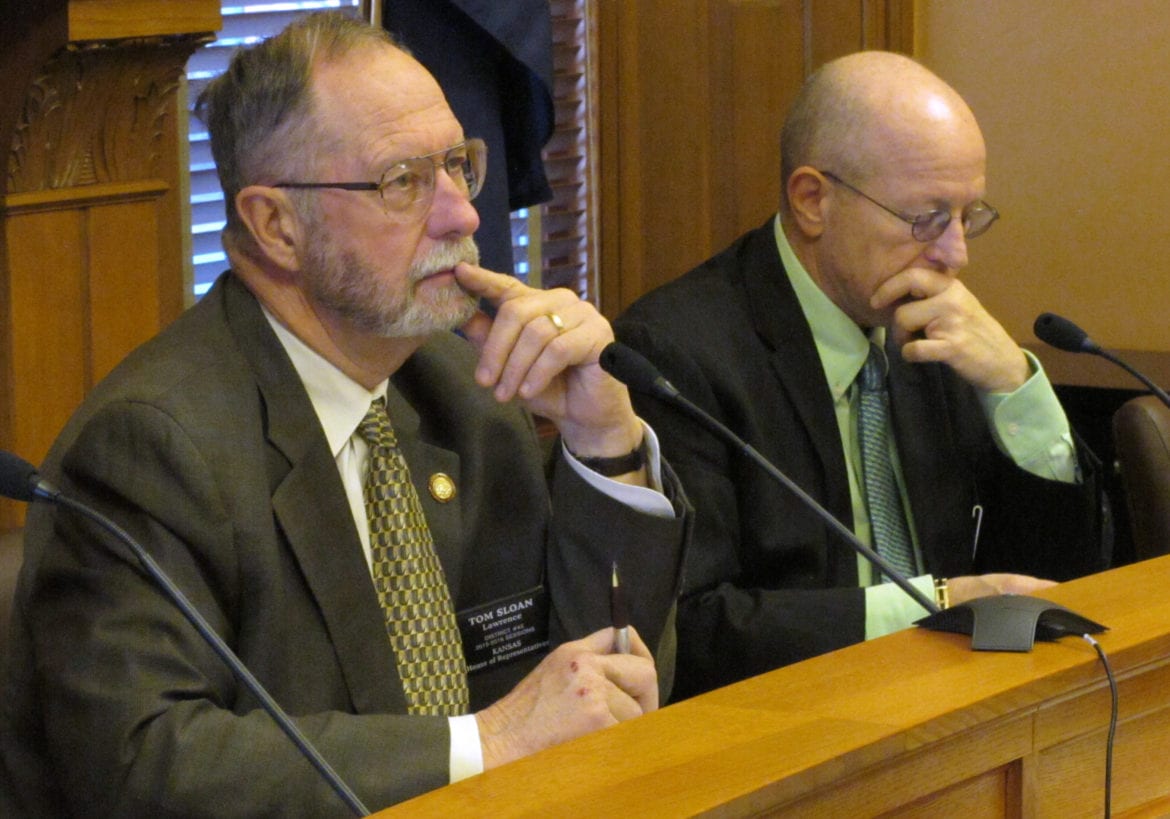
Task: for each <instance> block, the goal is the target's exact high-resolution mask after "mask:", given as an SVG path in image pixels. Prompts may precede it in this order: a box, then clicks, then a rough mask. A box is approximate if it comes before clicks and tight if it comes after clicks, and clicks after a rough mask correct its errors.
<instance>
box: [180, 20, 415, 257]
mask: <svg viewBox="0 0 1170 819" xmlns="http://www.w3.org/2000/svg"><path fill="white" fill-rule="evenodd" d="M385 46H390V47H393V48H397V47H399V46H398V44H397V43H395V41H394V40H393V38H392V37H391V36H390V35H389V34H387V33H386V32H385V31H383V30H382V29H380V28H375V27H373V26H371V25H368V24H367V23H364V22H362V21H359V20H355V19H353V18H352V17H350V16H348V15H347V14H345V13H343V12H336V11H330V12H318V13H315V14H309V15H306V16H305V17H302V18H299V19H297V20H296V21H294V22H293V23H291V24H289V25H288V26H287V27H286V28H285V29H284V30H283V31H281V32H280V33H279V34H276V35H275V36H273V37H271V38H269V39H267V40H264V41H263V42H261V43H259V44H258V45H255V46H252V47H251V48H241V49H240V50H239V51H237V52H236V53H235V55H233V57H232V61H231V64H230V65H229V66H228V69H227V70H226V71H225V72H224V73H223V74H221V75H220V76H218V77H216V78H215V79H214V80H212V81H211V82H210V83H208V85H207V87H206V88H204V89H203V91H202V92H201V93H200V94H199V98H198V100H197V101H196V103H195V113H196V114H197V115H198V116H199V118H200V119H201V120H203V122H204V123H205V124H206V125H207V129H208V132H209V134H210V136H211V154H212V156H213V158H214V159H215V165H216V170H217V171H218V173H219V181H220V186H221V187H222V188H223V195H224V207H225V211H226V215H227V225H226V227H225V228H224V244H225V246H227V245H230V244H232V243H234V244H235V245H236V246H237V247H242V248H248V247H251V246H252V239H251V236H250V235H249V233H248V231H247V229H246V227H245V226H244V225H243V223H242V222H241V220H240V216H239V213H238V212H237V211H236V205H235V200H236V195H237V194H238V193H239V192H240V191H241V190H242V189H243V188H245V187H247V186H248V185H251V184H257V183H274V182H277V181H280V179H281V178H282V177H283V178H286V179H287V178H291V177H293V176H299V175H303V174H304V173H305V171H306V168H309V169H310V170H311V169H312V168H313V166H314V163H315V161H316V159H317V158H318V157H319V156H322V155H324V154H325V153H326V152H327V150H328V148H329V146H328V141H329V139H330V135H329V134H328V133H327V132H326V131H325V129H324V127H323V124H322V123H320V122H319V121H318V120H317V118H316V117H315V116H314V114H315V110H314V100H313V93H312V71H313V66H314V65H315V64H316V63H318V62H320V61H328V60H333V59H338V58H341V57H344V56H345V55H347V54H350V53H352V52H354V51H357V50H359V49H362V48H368V47H385ZM293 193H295V192H293ZM292 198H293V200H294V202H295V203H297V204H298V205H300V204H302V203H301V202H300V198H299V197H296V196H293V197H292Z"/></svg>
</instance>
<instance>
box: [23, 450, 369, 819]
mask: <svg viewBox="0 0 1170 819" xmlns="http://www.w3.org/2000/svg"><path fill="white" fill-rule="evenodd" d="M0 495H3V496H4V497H7V498H12V499H13V500H18V501H26V502H27V501H46V502H48V503H53V504H57V505H58V506H63V507H65V508H67V509H72V510H73V511H75V512H77V513H79V514H80V515H82V516H83V517H85V518H88V519H89V520H91V521H93V522H94V523H96V524H97V525H98V526H100V527H102V528H103V529H105V530H106V531H107V532H109V533H110V534H112V535H113V536H114V537H116V538H117V539H118V540H120V541H121V542H122V543H124V544H126V545H127V546H128V547H129V548H130V550H131V551H132V552H134V556H135V557H137V558H138V562H139V563H141V564H142V567H143V568H144V569H145V570H146V572H147V574H149V575H150V576H151V577H152V578H153V579H154V580H155V582H157V583H158V585H159V586H160V587H161V588H162V590H163V591H164V592H165V593H166V595H167V597H169V598H170V599H171V601H172V602H173V603H174V604H175V606H176V607H177V608H178V609H179V611H180V612H182V614H183V616H184V617H186V618H187V620H188V621H189V622H190V623H191V625H193V626H194V627H195V630H196V631H198V632H199V634H200V635H201V636H202V637H203V639H204V640H206V641H207V643H208V645H210V646H211V648H212V650H213V651H215V653H216V654H218V655H219V657H220V659H222V660H223V661H224V663H225V664H226V665H227V666H228V668H230V669H231V671H232V673H233V674H235V676H236V678H237V679H238V680H239V681H240V682H242V683H243V684H244V685H245V686H246V687H247V688H248V690H249V691H251V692H252V694H254V695H255V697H256V699H258V700H259V701H260V704H261V705H262V706H263V708H264V710H265V711H267V712H268V714H269V716H271V717H272V719H273V721H274V722H275V723H276V724H277V725H278V726H279V727H280V729H281V730H282V731H284V733H285V734H286V735H287V736H288V738H289V739H290V740H292V743H293V744H294V745H296V747H297V748H298V749H299V750H300V752H301V753H302V754H304V756H305V758H306V759H308V760H309V762H310V763H312V765H313V767H314V768H316V769H317V771H318V773H320V774H321V776H322V778H323V779H324V780H325V781H326V782H327V783H328V784H329V786H330V787H332V788H333V790H334V791H336V793H337V795H338V796H340V797H341V799H342V801H344V802H345V804H346V805H347V806H348V807H349V808H350V810H352V811H353V813H354V815H355V816H368V815H369V813H370V811H369V810H368V809H367V808H366V806H365V805H363V804H362V802H361V800H360V799H358V797H357V795H356V794H355V793H354V792H353V791H352V790H351V789H350V787H349V786H348V785H346V784H345V782H343V781H342V779H341V777H340V776H338V775H337V772H336V771H334V770H333V767H332V766H331V765H330V764H329V763H328V762H327V761H326V760H325V758H324V757H322V756H321V754H320V752H319V751H318V750H317V749H316V748H315V747H314V746H313V744H312V743H311V742H310V741H309V738H308V737H306V736H305V735H304V734H303V733H302V732H301V730H300V729H299V728H298V727H297V726H296V723H294V722H293V721H292V720H291V719H290V718H289V716H288V714H286V713H285V712H284V709H282V708H281V707H280V705H278V704H277V702H276V700H274V699H273V698H272V695H271V694H269V693H268V691H267V690H265V688H264V686H263V685H261V683H260V681H259V680H258V679H256V677H255V676H254V675H253V674H252V672H251V671H249V670H248V667H247V666H245V665H244V663H243V661H242V660H240V658H239V657H238V656H236V653H235V652H234V651H232V650H231V648H230V647H229V646H228V645H227V643H225V642H224V641H223V639H222V638H221V637H220V636H219V635H218V634H217V633H216V632H215V629H213V628H212V627H211V624H210V623H208V622H207V620H206V619H204V617H203V615H202V614H200V613H199V610H198V609H196V608H195V606H194V605H193V604H192V603H191V601H190V600H189V599H188V598H187V596H186V595H185V594H183V592H182V590H181V589H179V587H178V586H176V585H175V583H174V581H172V580H171V578H170V577H168V576H167V574H166V572H164V571H163V569H162V567H161V566H159V565H158V563H156V562H155V560H154V558H152V557H151V556H150V554H149V553H148V552H147V551H146V550H145V549H144V548H143V547H142V545H141V544H139V543H138V541H136V540H135V539H134V538H133V537H131V536H130V534H129V533H128V532H127V531H126V530H125V529H123V528H122V527H121V526H119V525H118V524H116V523H114V521H112V520H110V519H109V518H108V517H106V516H105V515H103V514H102V513H101V512H98V511H97V510H95V509H92V508H91V507H89V506H86V505H85V504H84V503H82V502H80V501H77V500H73V499H72V498H70V497H68V496H67V495H64V494H62V493H61V491H60V490H59V489H57V487H55V486H53V484H51V483H49V482H48V481H47V480H45V479H43V478H42V477H41V476H40V474H39V473H38V472H37V469H36V467H34V466H33V465H32V464H30V463H29V462H28V461H26V460H24V459H23V458H21V457H19V456H17V455H14V454H12V453H11V452H6V451H4V450H0Z"/></svg>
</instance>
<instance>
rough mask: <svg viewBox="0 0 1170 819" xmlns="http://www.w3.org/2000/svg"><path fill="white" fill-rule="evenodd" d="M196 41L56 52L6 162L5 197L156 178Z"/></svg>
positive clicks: (33, 90) (34, 89)
mask: <svg viewBox="0 0 1170 819" xmlns="http://www.w3.org/2000/svg"><path fill="white" fill-rule="evenodd" d="M199 42H200V41H199V40H198V39H195V38H183V39H180V40H173V39H170V38H168V39H165V40H157V41H120V42H118V43H115V44H111V45H101V46H93V47H88V48H77V47H70V48H68V49H66V50H64V51H62V52H60V53H59V54H58V55H57V56H56V57H54V58H53V59H52V60H51V61H50V62H49V63H48V64H47V65H46V66H45V68H44V70H43V71H42V72H41V73H40V74H39V75H38V76H37V77H36V78H35V79H34V80H33V82H32V85H31V86H30V88H29V90H28V95H27V96H26V98H25V106H24V110H23V111H22V114H21V117H20V119H19V120H18V122H17V124H16V130H15V133H14V134H13V139H12V146H11V151H10V153H9V157H8V185H7V189H8V192H9V193H10V194H11V193H18V192H25V191H35V190H45V189H54V188H66V187H76V186H80V185H90V184H96V183H107V182H113V181H117V180H127V179H140V178H143V177H156V176H158V174H159V163H160V158H161V151H162V150H163V147H164V146H163V133H164V125H165V123H166V120H167V118H168V117H173V116H174V115H175V110H174V99H175V92H176V90H177V89H178V86H179V81H180V77H181V75H182V71H183V66H184V64H185V63H186V60H187V58H188V57H189V56H190V54H191V52H192V51H193V50H194V49H195V48H196V47H197V46H198V45H199Z"/></svg>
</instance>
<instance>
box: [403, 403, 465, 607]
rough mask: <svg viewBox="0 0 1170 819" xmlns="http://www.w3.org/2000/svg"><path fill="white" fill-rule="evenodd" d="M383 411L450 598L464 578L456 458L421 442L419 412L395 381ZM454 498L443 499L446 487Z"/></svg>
mask: <svg viewBox="0 0 1170 819" xmlns="http://www.w3.org/2000/svg"><path fill="white" fill-rule="evenodd" d="M386 409H387V412H389V414H390V421H391V423H392V424H393V425H394V431H395V434H396V435H397V437H398V446H399V448H400V449H401V450H402V456H403V457H404V458H406V463H407V466H409V467H410V480H411V483H413V484H414V489H415V491H416V492H417V493H418V498H419V501H420V502H421V503H422V508H423V514H425V515H426V518H427V526H428V527H429V528H430V530H431V536H432V537H433V538H434V540H435V552H436V553H437V554H438V556H439V562H440V563H441V564H442V565H443V574H444V576H445V577H446V579H447V587H448V588H450V589H451V590H452V596H456V595H455V591H456V590H457V589H459V588H460V580H461V578H462V575H463V550H462V549H460V548H458V546H459V543H460V532H461V531H462V526H463V524H462V516H461V514H460V509H461V508H462V504H461V503H460V502H459V498H458V493H459V492H460V491H462V488H463V487H462V483H461V480H460V478H461V476H460V471H459V456H458V455H457V454H456V453H454V452H452V451H451V450H449V449H443V448H442V447H438V446H435V445H433V444H430V443H427V442H425V441H423V440H422V439H421V437H420V433H419V424H420V422H419V415H418V412H417V411H416V410H415V409H414V407H412V406H411V405H410V403H408V402H407V400H406V398H404V397H403V395H402V393H401V392H399V390H398V388H397V386H396V385H395V381H394V380H392V381H391V383H390V389H389V390H388V392H387V395H386ZM448 487H449V488H451V489H453V490H454V491H455V493H456V494H455V495H453V496H446V495H445V494H444V492H443V490H444V489H445V488H448Z"/></svg>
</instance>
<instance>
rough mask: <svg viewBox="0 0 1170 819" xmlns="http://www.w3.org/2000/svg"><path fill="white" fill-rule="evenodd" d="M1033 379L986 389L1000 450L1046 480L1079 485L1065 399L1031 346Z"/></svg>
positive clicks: (986, 412) (985, 401) (987, 407)
mask: <svg viewBox="0 0 1170 819" xmlns="http://www.w3.org/2000/svg"><path fill="white" fill-rule="evenodd" d="M1024 355H1026V356H1027V357H1028V363H1029V364H1030V365H1031V367H1032V375H1031V377H1030V378H1029V379H1028V380H1027V381H1025V382H1024V383H1023V385H1021V386H1020V387H1019V389H1017V390H1015V391H1014V392H1010V393H998V392H993V393H980V395H979V399H980V403H981V404H982V406H983V413H984V415H985V416H986V418H987V422H988V425H989V426H990V427H991V431H992V435H993V436H994V438H995V443H996V446H998V447H999V451H1000V452H1002V453H1003V454H1004V455H1006V456H1007V457H1009V458H1011V459H1012V461H1013V462H1014V463H1015V464H1016V466H1018V467H1020V469H1023V470H1025V471H1026V472H1030V473H1031V474H1033V475H1036V476H1038V477H1041V478H1047V479H1049V480H1056V481H1062V482H1064V483H1077V482H1078V481H1079V480H1080V474H1079V468H1078V464H1077V453H1076V445H1075V444H1074V443H1073V438H1072V432H1071V430H1070V429H1069V424H1068V418H1067V416H1066V415H1065V414H1064V408H1063V407H1061V405H1060V399H1058V398H1057V397H1056V392H1055V391H1054V390H1053V389H1052V384H1051V382H1050V381H1049V380H1048V376H1047V375H1046V374H1045V372H1044V368H1043V367H1042V366H1041V365H1040V361H1039V359H1037V358H1036V356H1034V355H1033V354H1032V353H1030V352H1028V351H1027V350H1025V351H1024Z"/></svg>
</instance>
